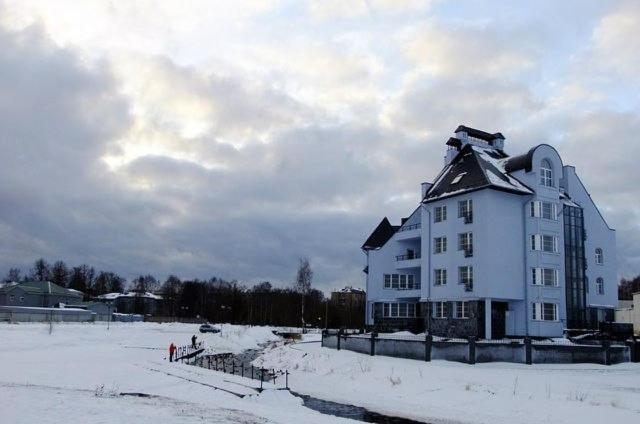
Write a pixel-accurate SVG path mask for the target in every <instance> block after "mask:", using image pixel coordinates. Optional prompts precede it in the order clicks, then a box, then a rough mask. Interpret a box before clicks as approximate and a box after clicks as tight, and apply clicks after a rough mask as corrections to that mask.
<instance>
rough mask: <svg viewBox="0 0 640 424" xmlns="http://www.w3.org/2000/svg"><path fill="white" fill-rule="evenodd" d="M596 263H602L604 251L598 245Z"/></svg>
mask: <svg viewBox="0 0 640 424" xmlns="http://www.w3.org/2000/svg"><path fill="white" fill-rule="evenodd" d="M596 265H604V253H603V252H602V248H600V247H596Z"/></svg>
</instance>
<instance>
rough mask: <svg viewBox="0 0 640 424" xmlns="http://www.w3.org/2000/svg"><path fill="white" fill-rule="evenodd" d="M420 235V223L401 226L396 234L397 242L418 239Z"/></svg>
mask: <svg viewBox="0 0 640 424" xmlns="http://www.w3.org/2000/svg"><path fill="white" fill-rule="evenodd" d="M421 235H422V225H421V224H420V223H417V224H411V225H403V226H402V227H400V229H399V230H398V232H397V233H396V240H397V241H404V240H413V239H419V238H420V236H421Z"/></svg>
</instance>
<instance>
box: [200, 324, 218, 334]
mask: <svg viewBox="0 0 640 424" xmlns="http://www.w3.org/2000/svg"><path fill="white" fill-rule="evenodd" d="M200 332H201V333H219V332H220V329H219V328H216V327H214V326H213V325H211V324H202V325H201V326H200Z"/></svg>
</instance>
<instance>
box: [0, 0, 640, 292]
mask: <svg viewBox="0 0 640 424" xmlns="http://www.w3.org/2000/svg"><path fill="white" fill-rule="evenodd" d="M639 69H640V2H637V1H628V2H624V1H608V2H603V1H600V0H594V1H589V0H579V1H578V0H574V1H572V0H568V1H563V2H558V1H556V0H551V1H539V2H535V7H531V4H530V2H525V1H522V2H520V1H510V2H496V1H493V2H488V1H451V2H448V1H436V0H433V1H413V0H368V1H365V0H353V1H348V0H324V1H321V2H317V3H314V2H305V1H299V0H290V1H289V0H282V1H279V0H272V1H256V2H246V3H245V2H243V1H239V0H232V1H175V2H171V1H163V2H152V1H136V2H133V1H118V2H116V1H93V2H91V1H82V2H78V1H69V2H65V1H29V0H20V1H15V2H13V1H5V0H0V158H1V162H0V273H1V274H3V275H4V273H5V272H6V270H7V269H8V268H9V267H11V266H20V267H22V268H23V269H25V268H28V267H29V264H31V263H32V261H33V259H35V258H37V257H41V256H42V257H45V258H47V259H48V260H55V259H58V258H61V259H64V260H66V261H67V262H68V263H69V264H73V265H75V264H78V263H89V264H92V265H94V266H96V268H98V269H109V270H114V271H117V272H119V273H121V274H123V275H124V276H126V277H128V278H130V277H132V276H134V275H136V274H138V273H147V272H153V273H155V274H156V275H157V276H158V277H165V276H166V275H167V274H169V273H176V274H178V275H179V276H181V277H183V278H193V277H205V278H206V277H209V276H213V275H216V276H220V277H224V278H237V279H241V280H244V281H249V282H255V281H259V280H271V281H273V282H276V283H280V284H289V282H290V281H291V280H292V279H293V277H294V275H295V268H296V265H297V258H298V257H299V256H301V255H304V256H308V257H310V258H311V263H312V267H313V268H314V270H315V284H316V286H318V287H320V288H323V289H329V288H334V287H339V286H344V285H345V284H352V285H356V286H358V285H359V286H361V285H362V284H363V274H362V272H361V270H362V268H363V264H364V256H363V254H362V253H361V251H360V250H359V246H360V245H361V243H362V242H363V240H364V239H365V238H366V236H367V235H368V234H369V232H370V231H371V230H372V228H373V227H374V226H375V225H376V224H377V223H378V221H379V220H380V219H381V218H382V217H383V216H385V215H387V216H388V217H389V218H390V219H391V220H392V222H397V221H399V220H400V218H401V217H402V216H405V215H407V214H408V213H410V212H411V211H412V210H413V208H414V207H415V206H416V204H417V201H418V200H419V199H418V198H419V190H420V182H422V181H431V180H432V179H433V178H434V176H435V175H436V173H437V172H438V171H439V170H440V168H441V163H442V155H443V154H444V148H445V146H444V142H445V140H446V139H447V138H448V137H449V136H450V135H451V133H452V131H453V129H454V128H455V127H456V126H457V125H458V124H466V125H469V126H473V127H477V128H481V129H485V130H487V131H491V132H494V131H501V132H502V133H503V134H505V136H506V138H507V141H506V150H507V152H508V153H511V154H518V153H521V152H523V151H525V150H526V149H528V148H529V147H530V146H531V145H534V144H537V143H542V142H547V143H551V144H553V145H554V146H556V147H557V148H558V150H559V151H560V154H561V155H562V156H563V158H564V161H565V163H567V164H572V165H575V166H576V167H577V171H578V174H579V176H580V177H581V178H582V179H583V181H584V182H585V183H586V185H587V187H588V188H589V190H590V192H591V195H592V197H593V198H594V199H595V201H596V202H597V203H598V204H599V205H600V207H601V209H602V212H603V214H604V216H605V217H606V219H607V221H608V222H609V224H610V225H611V226H612V227H614V228H616V229H617V235H618V255H619V274H620V275H621V276H631V275H635V274H638V273H640V224H639V223H640V200H639V199H640V184H639V181H640V171H639V169H640V167H639V166H638V157H639V156H640V140H639V134H640V114H639V111H640V94H639V93H640V90H639V89H640V72H638V70H639Z"/></svg>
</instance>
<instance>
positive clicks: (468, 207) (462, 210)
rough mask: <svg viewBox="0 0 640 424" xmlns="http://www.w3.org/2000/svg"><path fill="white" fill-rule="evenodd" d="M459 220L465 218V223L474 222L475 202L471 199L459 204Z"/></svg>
mask: <svg viewBox="0 0 640 424" xmlns="http://www.w3.org/2000/svg"><path fill="white" fill-rule="evenodd" d="M458 218H465V222H467V221H469V222H471V221H473V201H472V200H471V199H467V200H461V201H460V202H458Z"/></svg>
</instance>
